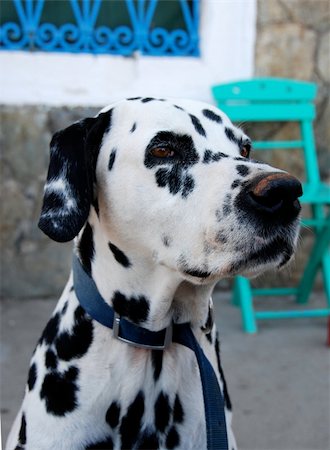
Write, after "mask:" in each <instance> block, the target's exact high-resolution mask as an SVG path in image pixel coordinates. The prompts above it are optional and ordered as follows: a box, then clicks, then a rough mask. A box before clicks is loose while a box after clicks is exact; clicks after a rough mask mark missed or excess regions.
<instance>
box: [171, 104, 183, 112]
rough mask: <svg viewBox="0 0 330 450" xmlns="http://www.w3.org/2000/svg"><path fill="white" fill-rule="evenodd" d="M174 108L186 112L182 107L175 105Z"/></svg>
mask: <svg viewBox="0 0 330 450" xmlns="http://www.w3.org/2000/svg"><path fill="white" fill-rule="evenodd" d="M173 106H174V108H176V109H180V111H184V109H183V108H182V107H181V106H178V105H173Z"/></svg>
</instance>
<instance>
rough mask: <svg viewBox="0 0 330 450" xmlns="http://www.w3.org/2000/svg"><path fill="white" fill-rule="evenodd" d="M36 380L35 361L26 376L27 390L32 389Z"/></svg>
mask: <svg viewBox="0 0 330 450" xmlns="http://www.w3.org/2000/svg"><path fill="white" fill-rule="evenodd" d="M36 380H37V366H36V364H35V363H33V364H32V366H31V367H30V370H29V376H28V382H27V384H28V388H29V391H32V389H33V388H34V385H35V383H36Z"/></svg>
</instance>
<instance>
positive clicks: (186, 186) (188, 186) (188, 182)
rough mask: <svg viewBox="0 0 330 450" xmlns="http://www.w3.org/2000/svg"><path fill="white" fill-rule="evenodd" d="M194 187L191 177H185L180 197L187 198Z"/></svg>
mask: <svg viewBox="0 0 330 450" xmlns="http://www.w3.org/2000/svg"><path fill="white" fill-rule="evenodd" d="M194 187H195V181H194V179H193V177H192V176H191V175H186V178H185V179H184V182H183V189H182V197H183V198H187V197H188V195H189V194H191V192H192V191H193V190H194Z"/></svg>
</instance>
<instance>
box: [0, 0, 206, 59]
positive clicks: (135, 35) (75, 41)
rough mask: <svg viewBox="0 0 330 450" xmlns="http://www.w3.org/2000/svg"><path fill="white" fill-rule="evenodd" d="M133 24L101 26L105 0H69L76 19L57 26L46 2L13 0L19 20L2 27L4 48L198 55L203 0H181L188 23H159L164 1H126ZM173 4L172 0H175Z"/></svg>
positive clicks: (184, 17)
mask: <svg viewBox="0 0 330 450" xmlns="http://www.w3.org/2000/svg"><path fill="white" fill-rule="evenodd" d="M122 2H123V4H124V5H125V6H126V8H127V13H128V17H129V22H130V23H129V25H126V24H125V25H119V26H116V27H112V28H111V27H110V26H106V25H98V24H97V20H98V16H99V13H100V7H101V6H102V1H101V0H80V1H79V0H66V1H65V2H64V1H61V2H58V8H60V7H61V4H63V3H69V4H70V6H71V10H72V13H73V17H74V20H75V23H64V24H62V25H59V26H57V25H55V24H54V23H51V22H50V21H48V22H45V21H43V20H42V14H43V10H44V7H45V4H46V3H47V2H45V0H12V3H13V5H14V7H15V11H16V13H17V18H18V20H17V21H16V22H14V21H8V22H5V23H3V24H2V26H0V49H1V50H30V51H48V52H70V53H98V54H99V53H109V54H120V55H127V56H128V55H132V54H133V53H134V52H136V51H139V52H141V53H142V54H144V55H158V56H161V55H172V56H198V55H199V35H198V26H199V0H177V3H178V4H179V5H180V12H181V14H182V22H183V23H184V27H182V28H180V29H179V28H177V29H166V28H164V27H161V26H156V25H155V20H154V17H155V12H156V9H157V6H158V4H159V3H160V1H159V0H122ZM171 3H172V2H171Z"/></svg>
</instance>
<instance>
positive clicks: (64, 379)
mask: <svg viewBox="0 0 330 450" xmlns="http://www.w3.org/2000/svg"><path fill="white" fill-rule="evenodd" d="M78 374H79V370H78V369H77V368H76V367H74V366H71V367H70V368H69V369H68V370H67V371H65V372H63V373H60V372H57V371H53V372H51V373H48V374H47V375H46V376H45V379H44V382H43V384H42V387H41V391H40V398H41V399H44V400H45V402H46V410H47V412H48V413H49V414H53V415H55V416H65V415H66V414H67V413H70V412H72V411H73V410H74V409H75V408H76V406H77V391H78V387H77V385H76V381H77V378H78Z"/></svg>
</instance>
